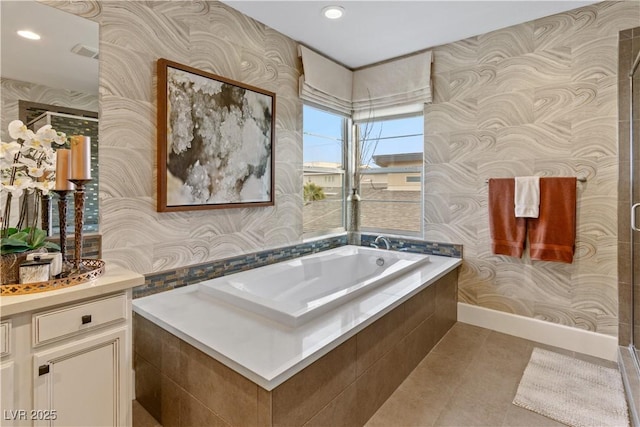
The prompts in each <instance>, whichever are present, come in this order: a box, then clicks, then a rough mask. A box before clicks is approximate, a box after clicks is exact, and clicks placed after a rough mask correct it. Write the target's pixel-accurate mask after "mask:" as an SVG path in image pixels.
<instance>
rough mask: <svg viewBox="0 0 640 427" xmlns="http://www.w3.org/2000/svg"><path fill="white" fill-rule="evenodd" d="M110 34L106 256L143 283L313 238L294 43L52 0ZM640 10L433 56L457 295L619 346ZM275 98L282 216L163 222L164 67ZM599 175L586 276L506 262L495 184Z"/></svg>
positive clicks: (592, 192)
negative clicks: (626, 148) (626, 67)
mask: <svg viewBox="0 0 640 427" xmlns="http://www.w3.org/2000/svg"><path fill="white" fill-rule="evenodd" d="M44 3H47V4H53V5H55V6H56V7H58V8H61V9H65V10H68V11H71V12H72V13H75V14H78V15H80V16H85V17H88V18H89V19H93V20H96V21H98V22H100V24H101V28H100V61H101V68H100V91H101V93H100V97H101V98H100V104H101V105H100V106H101V110H100V119H101V120H100V138H101V145H102V146H101V150H100V159H101V176H100V178H101V205H100V207H101V230H102V232H103V233H104V242H103V244H104V251H103V252H104V258H106V259H107V260H109V261H111V262H115V263H118V264H120V265H123V266H125V267H128V268H130V269H132V270H135V271H138V272H141V273H150V272H155V271H163V270H168V269H174V268H178V267H180V266H184V265H186V264H195V263H198V262H204V261H209V260H213V259H217V258H222V257H227V256H231V255H236V254H240V253H245V252H251V251H255V250H259V249H265V248H269V247H275V246H281V245H285V244H290V243H297V242H299V241H300V240H301V237H302V213H301V207H302V191H301V190H302V171H301V166H302V134H301V123H302V120H301V114H302V113H301V102H300V101H299V99H298V96H297V81H298V76H299V68H298V63H297V58H296V45H295V43H294V42H293V41H292V40H290V39H288V38H286V37H284V36H282V35H281V34H279V33H277V32H275V31H273V30H271V29H269V28H266V27H265V26H263V25H261V24H259V23H257V22H255V21H253V20H251V19H250V18H248V17H246V16H244V15H242V14H240V13H238V12H235V11H234V10H232V9H230V8H228V7H226V6H224V5H223V4H220V3H217V2H200V1H199V2H118V1H113V2H111V1H104V2H97V1H85V2H66V1H65V2H60V1H49V0H47V1H44ZM639 20H640V3H638V2H635V1H633V2H603V3H599V4H596V5H593V6H589V7H585V8H581V9H577V10H575V11H572V12H568V13H563V14H559V15H555V16H552V17H548V18H544V19H540V20H537V21H534V22H529V23H525V24H522V25H518V26H514V27H510V28H507V29H504V30H499V31H495V32H492V33H488V34H483V35H480V36H477V37H473V38H470V39H466V40H462V41H459V42H455V43H451V44H448V45H444V46H440V47H437V48H435V49H434V64H433V70H432V71H433V82H434V87H435V89H434V103H433V104H432V105H429V106H427V108H426V110H425V156H426V164H425V235H424V237H425V238H426V239H428V240H433V241H442V242H452V243H461V244H463V245H464V257H465V259H464V264H463V268H462V272H461V275H460V291H459V292H460V295H459V299H460V300H461V301H463V302H466V303H469V304H475V305H479V306H482V307H487V308H492V309H496V310H501V311H506V312H510V313H517V314H520V315H524V316H529V317H535V318H538V319H542V320H548V321H551V322H556V323H560V324H564V325H569V326H574V327H578V328H582V329H587V330H591V331H596V332H601V333H604V334H608V335H614V336H615V335H616V334H617V311H618V306H617V273H616V262H617V247H616V244H617V226H616V221H617V174H618V158H617V153H618V148H617V100H618V97H617V78H618V70H617V67H618V64H617V56H618V53H617V52H618V49H617V42H618V32H619V31H620V30H623V29H626V28H631V27H635V26H637V25H638V22H639ZM160 57H164V58H167V59H170V60H173V61H177V62H181V63H184V64H186V65H190V66H192V67H196V68H201V69H203V70H206V71H210V72H213V73H216V74H220V75H223V76H225V77H229V78H232V79H234V80H238V81H242V82H244V83H248V84H251V85H254V86H258V87H262V88H265V89H268V90H271V91H274V92H276V93H277V101H278V102H277V105H276V111H277V129H276V144H275V156H276V170H275V174H276V206H275V207H273V208H259V209H237V210H220V211H204V212H203V211H200V212H184V213H169V214H159V213H157V212H156V211H155V191H156V186H155V180H156V172H155V170H156V160H155V156H156V130H155V127H156V119H155V114H156V108H155V79H154V75H155V61H156V59H157V58H160ZM531 174H538V175H544V176H561V175H572V176H573V175H575V176H579V177H584V178H587V179H588V181H587V182H586V183H584V184H582V183H581V184H579V188H578V212H577V215H578V216H577V228H578V229H577V232H578V233H577V250H576V257H575V261H574V263H573V264H570V265H567V264H557V263H551V262H538V261H536V262H532V261H531V260H530V259H528V258H527V257H526V256H525V257H524V258H523V259H513V258H507V257H502V256H493V255H492V254H491V253H490V246H489V226H488V220H487V187H486V183H485V180H486V179H487V178H490V177H508V176H514V175H531Z"/></svg>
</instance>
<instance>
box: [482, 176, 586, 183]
mask: <svg viewBox="0 0 640 427" xmlns="http://www.w3.org/2000/svg"><path fill="white" fill-rule="evenodd" d="M541 178H549V177H546V176H545V177H541ZM576 179H577V180H578V182H587V178H576ZM484 182H486V183H489V180H488V179H485V180H484Z"/></svg>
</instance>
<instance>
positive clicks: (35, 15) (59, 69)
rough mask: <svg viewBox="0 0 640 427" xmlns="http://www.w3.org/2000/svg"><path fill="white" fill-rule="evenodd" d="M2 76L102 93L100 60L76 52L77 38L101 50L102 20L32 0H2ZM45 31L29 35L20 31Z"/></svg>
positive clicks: (0, 8) (79, 41)
mask: <svg viewBox="0 0 640 427" xmlns="http://www.w3.org/2000/svg"><path fill="white" fill-rule="evenodd" d="M0 19H1V22H0V30H1V34H0V54H1V61H2V62H1V63H0V64H1V66H2V67H1V69H0V70H1V71H2V73H1V75H2V77H6V78H12V79H16V80H21V81H26V82H32V83H39V84H44V85H47V86H49V87H54V88H59V89H69V90H77V91H80V92H85V93H92V94H96V95H97V94H98V61H97V60H96V59H92V58H88V57H84V56H79V55H76V54H74V53H72V52H71V48H72V47H74V46H75V45H76V44H79V43H81V44H84V45H87V46H90V47H92V48H94V49H96V50H97V48H98V23H97V22H93V21H90V20H88V19H84V18H80V17H78V16H75V15H72V14H70V13H67V12H63V11H60V10H58V9H55V8H53V7H51V6H47V5H44V4H39V3H37V2H35V1H31V0H20V1H7V0H0ZM23 29H28V30H31V31H34V32H36V33H38V34H40V35H41V37H42V38H41V39H40V40H37V41H36V40H27V39H25V38H22V37H20V36H18V35H17V34H16V31H18V30H23Z"/></svg>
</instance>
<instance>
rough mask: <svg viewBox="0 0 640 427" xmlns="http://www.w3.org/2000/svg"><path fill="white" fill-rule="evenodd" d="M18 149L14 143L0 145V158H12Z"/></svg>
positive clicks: (18, 146)
mask: <svg viewBox="0 0 640 427" xmlns="http://www.w3.org/2000/svg"><path fill="white" fill-rule="evenodd" d="M20 147H21V146H20V144H19V143H17V142H16V141H12V142H2V143H0V158H2V159H4V158H13V157H14V156H15V155H16V153H17V152H18V151H20Z"/></svg>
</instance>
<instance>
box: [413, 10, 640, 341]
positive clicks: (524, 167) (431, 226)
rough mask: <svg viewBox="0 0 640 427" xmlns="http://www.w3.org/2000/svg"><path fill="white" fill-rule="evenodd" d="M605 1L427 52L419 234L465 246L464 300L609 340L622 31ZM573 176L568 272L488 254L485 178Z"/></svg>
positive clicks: (613, 312)
mask: <svg viewBox="0 0 640 427" xmlns="http://www.w3.org/2000/svg"><path fill="white" fill-rule="evenodd" d="M638 22H640V3H639V2H604V3H599V4H596V5H593V6H589V7H585V8H581V9H576V10H574V11H571V12H568V13H562V14H558V15H555V16H551V17H548V18H543V19H540V20H537V21H534V22H528V23H525V24H522V25H517V26H513V27H510V28H507V29H504V30H499V31H495V32H491V33H488V34H483V35H480V36H477V37H473V38H470V39H466V40H462V41H459V42H456V43H452V44H448V45H444V46H440V47H438V48H436V49H435V52H434V53H435V57H434V86H435V94H434V98H435V101H434V103H433V105H429V106H427V108H426V110H425V127H424V129H425V134H426V136H425V153H426V164H425V187H426V194H425V205H426V212H425V230H426V231H425V237H426V238H427V239H430V240H437V241H447V242H456V243H462V244H463V245H464V264H463V268H462V272H461V275H460V287H459V299H460V301H462V302H465V303H469V304H473V305H478V306H482V307H486V308H491V309H495V310H500V311H505V312H509V313H516V314H520V315H523V316H528V317H535V318H537V319H542V320H547V321H551V322H556V323H560V324H563V325H568V326H574V327H578V328H582V329H587V330H590V331H596V332H600V333H603V334H608V335H613V336H615V335H617V326H618V325H617V312H618V304H617V298H618V295H617V269H616V268H617V173H618V157H617V154H618V147H617V144H618V140H617V120H618V119H617V115H618V109H617V99H618V97H617V80H618V48H617V45H618V32H619V31H620V30H623V29H626V28H630V27H634V26H637V25H638ZM534 174H535V175H541V176H578V177H584V178H587V182H586V183H584V184H583V183H579V184H578V201H577V242H576V256H575V259H574V262H573V264H560V263H553V262H541V261H531V260H530V259H529V258H528V252H527V254H525V256H523V258H522V259H516V258H510V257H505V256H496V255H493V254H492V253H491V248H490V238H489V225H488V217H487V216H488V214H487V210H488V207H487V184H486V183H485V180H486V179H487V178H491V177H511V176H517V175H534Z"/></svg>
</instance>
